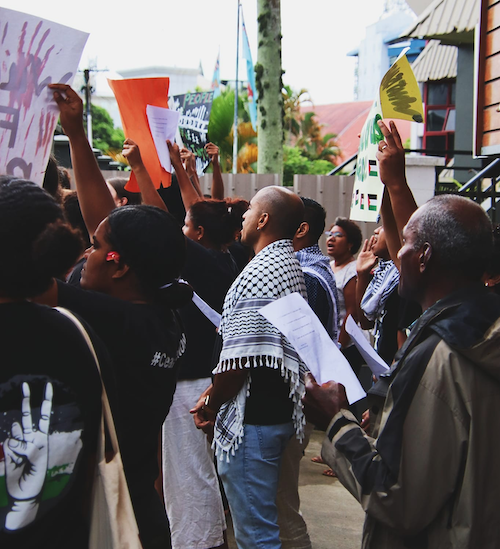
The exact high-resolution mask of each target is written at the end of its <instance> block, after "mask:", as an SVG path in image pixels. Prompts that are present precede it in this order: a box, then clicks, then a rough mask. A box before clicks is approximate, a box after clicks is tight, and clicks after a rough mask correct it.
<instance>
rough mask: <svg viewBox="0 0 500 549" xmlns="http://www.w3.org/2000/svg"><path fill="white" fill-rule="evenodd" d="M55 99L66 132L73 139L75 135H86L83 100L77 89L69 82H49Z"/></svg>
mask: <svg viewBox="0 0 500 549" xmlns="http://www.w3.org/2000/svg"><path fill="white" fill-rule="evenodd" d="M49 88H50V89H51V90H53V93H54V100H55V102H56V103H57V106H58V107H59V111H60V119H61V125H62V127H63V130H64V133H65V134H66V135H67V136H68V137H69V138H70V139H71V138H72V137H74V136H75V135H78V134H83V135H85V130H84V129H83V102H82V100H81V98H80V96H79V95H78V94H77V93H76V92H75V90H74V89H73V88H72V87H71V86H68V85H67V84H49Z"/></svg>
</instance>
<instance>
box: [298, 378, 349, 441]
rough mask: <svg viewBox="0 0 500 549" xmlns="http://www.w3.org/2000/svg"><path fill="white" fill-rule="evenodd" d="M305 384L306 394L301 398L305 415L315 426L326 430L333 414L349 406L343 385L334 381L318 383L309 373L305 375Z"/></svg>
mask: <svg viewBox="0 0 500 549" xmlns="http://www.w3.org/2000/svg"><path fill="white" fill-rule="evenodd" d="M305 385H306V394H305V395H304V397H303V398H302V402H303V404H304V413H305V416H306V418H307V420H308V421H310V422H311V423H314V425H316V427H319V428H320V429H323V430H324V431H326V429H327V427H328V425H329V423H330V421H331V420H332V419H333V417H334V416H335V414H337V413H338V412H339V410H341V409H342V408H346V409H347V408H348V407H349V403H348V402H347V397H346V393H345V389H344V386H343V385H341V384H340V383H336V382H335V381H328V382H327V383H323V385H318V384H317V383H316V380H315V379H314V376H313V375H312V374H310V373H307V374H306V376H305Z"/></svg>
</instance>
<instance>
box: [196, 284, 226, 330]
mask: <svg viewBox="0 0 500 549" xmlns="http://www.w3.org/2000/svg"><path fill="white" fill-rule="evenodd" d="M193 303H194V304H195V305H196V306H197V307H198V309H200V311H201V312H202V313H203V314H204V315H205V316H206V317H207V318H208V320H210V322H211V323H212V324H213V325H214V326H215V327H216V328H218V327H219V326H220V321H221V318H222V315H220V314H219V313H218V312H217V311H216V310H215V309H212V307H210V305H209V304H208V303H206V302H205V301H203V299H201V297H200V296H199V295H198V294H197V293H196V292H193Z"/></svg>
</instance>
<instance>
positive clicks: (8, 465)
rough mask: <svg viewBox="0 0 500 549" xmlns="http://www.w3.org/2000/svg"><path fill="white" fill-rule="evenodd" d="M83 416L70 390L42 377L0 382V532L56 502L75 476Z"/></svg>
mask: <svg viewBox="0 0 500 549" xmlns="http://www.w3.org/2000/svg"><path fill="white" fill-rule="evenodd" d="M82 431H83V419H82V414H81V411H80V410H79V408H78V406H77V405H76V402H75V397H74V395H72V392H71V391H70V390H68V388H67V387H64V386H63V385H62V384H61V383H60V382H58V381H56V380H53V379H50V378H48V377H46V376H22V375H19V376H15V377H13V378H11V379H10V380H9V381H8V382H6V383H0V531H1V530H3V529H4V530H7V531H15V530H20V529H21V528H24V527H26V526H28V525H29V524H31V523H32V522H34V521H35V520H39V519H40V518H41V517H42V516H43V514H44V513H45V512H46V510H48V509H50V508H51V507H52V506H53V505H55V504H56V503H58V502H60V500H61V498H62V497H63V496H64V493H65V492H66V490H67V489H68V488H69V486H70V485H71V482H72V480H73V477H74V476H75V472H76V467H77V462H78V456H79V455H80V452H81V450H82V447H83V443H82Z"/></svg>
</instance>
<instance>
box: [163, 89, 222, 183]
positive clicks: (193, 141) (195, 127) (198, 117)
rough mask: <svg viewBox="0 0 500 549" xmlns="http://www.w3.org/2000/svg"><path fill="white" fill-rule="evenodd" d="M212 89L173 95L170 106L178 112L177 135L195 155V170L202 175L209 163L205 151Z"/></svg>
mask: <svg viewBox="0 0 500 549" xmlns="http://www.w3.org/2000/svg"><path fill="white" fill-rule="evenodd" d="M213 99H214V91H213V90H212V91H207V92H196V93H185V94H183V95H174V97H173V98H172V100H171V108H172V109H173V110H175V111H178V112H179V113H180V118H179V135H180V139H181V141H182V143H183V144H184V146H185V147H186V148H187V149H189V150H190V151H191V152H192V153H194V155H195V156H196V171H197V173H198V175H202V174H203V172H204V171H205V169H206V167H207V166H208V164H209V163H210V159H209V158H208V154H207V153H206V151H205V145H206V144H207V133H208V122H209V120H210V111H211V110H212V102H213Z"/></svg>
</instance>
